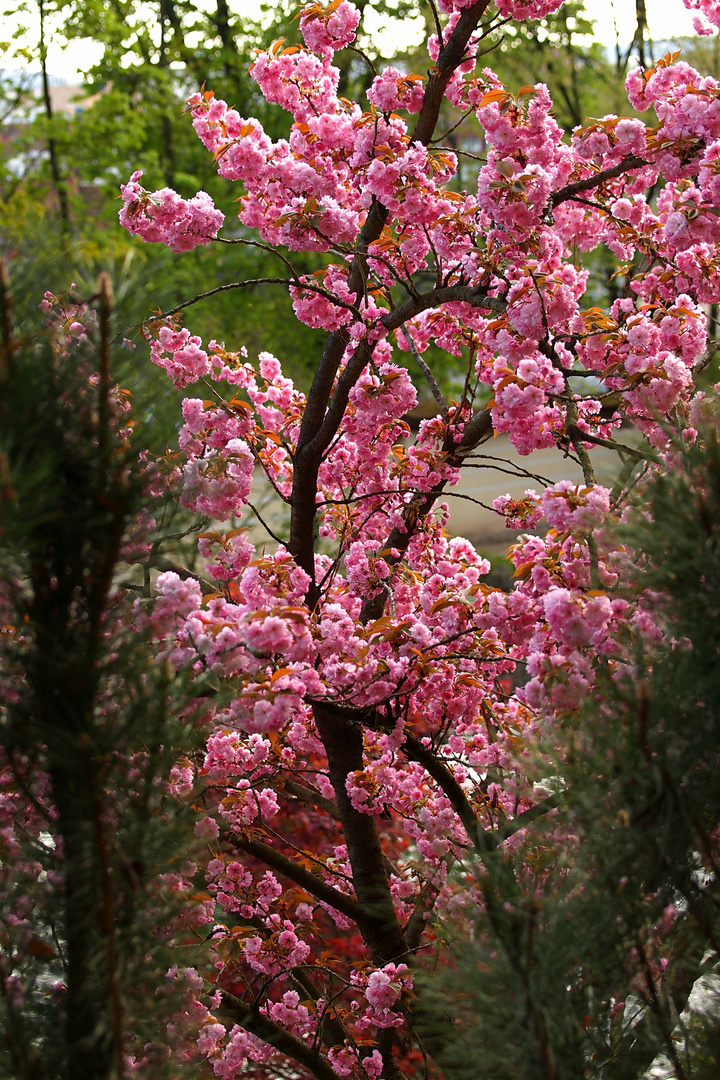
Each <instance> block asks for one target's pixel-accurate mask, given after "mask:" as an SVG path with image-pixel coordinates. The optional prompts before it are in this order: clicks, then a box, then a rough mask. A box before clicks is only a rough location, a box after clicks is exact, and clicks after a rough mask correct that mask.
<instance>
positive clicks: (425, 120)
mask: <svg viewBox="0 0 720 1080" xmlns="http://www.w3.org/2000/svg"><path fill="white" fill-rule="evenodd" d="M489 3H490V0H478V2H477V3H476V4H474V5H473V6H472V7H469V8H465V10H464V11H463V13H462V15H461V16H460V19H459V20H458V23H457V25H456V26H455V29H454V30H453V32H452V34H451V35H450V38H449V40H448V41H447V43H446V44H445V46H444V47H443V49H442V51H441V53H440V55H439V57H438V61H437V64H436V66H435V68H434V69H433V73H432V75H431V76H430V79H429V81H428V85H427V87H426V89H425V95H424V98H423V105H422V108H421V110H420V114H419V116H418V120H417V124H416V125H415V130H414V132H413V135H412V139H413V141H415V142H419V143H422V144H423V145H425V146H427V145H428V144H429V143H430V140H431V139H432V137H433V134H434V131H435V127H436V125H437V121H438V116H439V115H440V107H441V105H442V102H443V96H444V93H445V89H446V87H447V85H448V83H449V81H450V79H451V77H452V74H453V72H454V71H455V70H456V69H457V68H458V67H459V65H460V64H461V63H462V62H463V60H464V59H465V56H466V50H467V45H468V42H469V40H470V37H471V36H472V33H473V31H474V30H475V28H476V27H477V25H478V23H479V22H480V19H481V18H482V16H483V14H484V13H485V11H486V9H487V7H488V5H489ZM388 216H389V211H388V209H387V207H385V206H383V205H382V203H380V202H378V200H377V199H376V198H375V197H373V200H372V202H371V204H370V209H369V211H368V214H367V217H366V219H365V223H364V224H363V227H362V229H361V230H360V234H359V236H358V239H357V243H356V245H355V256H354V258H353V261H352V264H351V266H350V272H349V274H348V288H349V290H350V293H351V295H354V296H355V297H356V298H357V300H359V299H360V298H361V297H362V295H363V292H364V290H365V282H366V280H367V259H366V256H367V252H368V248H369V246H370V244H372V243H373V242H374V241H375V240H377V239H379V237H380V236H381V235H382V231H383V229H384V227H385V224H386V222H387V219H388ZM419 310H423V309H422V308H420V309H419ZM402 321H404V320H402ZM396 325H401V324H400V323H397V324H396ZM348 341H349V337H348V334H347V331H346V330H344V329H340V330H335V331H333V332H332V333H331V334H329V336H328V338H327V341H326V343H325V348H324V350H323V354H322V357H321V359H320V363H319V364H318V366H317V369H316V372H315V377H314V379H313V382H312V386H311V388H310V392H309V394H308V397H307V404H306V406H305V411H304V413H303V418H302V423H301V426H300V434H299V436H298V442H297V450H296V453H295V460H294V466H295V468H294V476H293V491H292V517H291V522H290V542H289V545H288V547H289V551H290V553H291V554H292V555H293V557H294V558H295V560H296V562H297V563H298V565H299V566H300V567H301V568H302V569H303V570H304V571H305V572H306V573H307V574H308V575H309V577H310V582H311V584H310V587H309V589H308V595H307V599H308V603H309V605H310V607H311V608H312V607H314V605H315V603H317V600H318V598H319V593H318V590H317V586H316V584H315V558H314V550H315V546H314V542H315V536H314V531H315V514H316V507H315V496H316V492H317V471H318V463H317V462H316V461H312V457H313V454H314V453H315V452H316V450H317V445H318V444H315V446H311V444H312V443H313V441H314V439H315V437H316V436H317V435H318V432H319V431H320V428H321V426H322V424H323V421H324V419H325V410H326V408H327V405H328V402H329V400H330V395H331V393H332V389H333V384H334V382H335V377H336V375H337V372H338V369H339V367H340V364H341V363H342V358H343V355H344V353H345V348H346V347H347V344H348ZM326 434H327V430H326V433H325V435H323V439H324V438H325V437H326ZM321 442H322V440H321ZM328 445H329V443H328Z"/></svg>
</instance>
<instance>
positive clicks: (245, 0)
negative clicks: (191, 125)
mask: <svg viewBox="0 0 720 1080" xmlns="http://www.w3.org/2000/svg"><path fill="white" fill-rule="evenodd" d="M230 7H231V9H232V10H234V11H236V12H237V13H238V14H242V15H246V16H253V15H255V14H257V13H259V9H260V0H230ZM585 8H586V11H587V12H588V14H589V16H590V17H591V18H592V19H594V20H595V37H596V39H597V40H598V41H600V42H602V44H603V45H606V46H609V47H613V46H614V45H615V40H616V29H615V27H616V26H617V34H618V36H619V38H620V44H621V45H625V44H628V43H629V42H630V40H631V39H632V36H633V34H634V33H635V5H634V4H633V3H632V2H630V0H585ZM369 14H370V15H372V12H370V13H369ZM647 14H648V24H649V29H650V36H651V37H652V38H653V39H654V40H656V41H658V40H663V39H664V38H666V37H673V36H677V35H684V34H692V33H693V29H692V15H691V13H690V12H689V11H688V10H687V9H686V8H685V6H684V4H683V2H682V0H647ZM23 21H24V22H29V21H30V20H29V19H25V20H23ZM365 29H366V31H367V32H368V33H370V34H372V36H373V38H374V39H375V40H376V41H378V39H379V41H378V43H379V44H381V43H382V39H383V38H385V39H386V40H387V42H388V48H387V51H388V52H391V51H392V49H393V47H397V45H398V42H399V41H401V40H402V38H403V37H404V36H405V35H406V34H407V32H408V30H409V29H410V27H409V26H408V21H407V20H405V26H404V27H403V26H402V24H399V23H396V24H395V25H394V26H392V27H387V26H384V25H383V24H382V22H380V21H379V20H376V19H373V18H370V19H368V17H367V16H366V25H365ZM8 31H9V28H8V30H6V32H8ZM99 55H100V46H98V45H97V44H96V43H95V42H92V41H89V40H85V41H76V42H73V43H71V44H70V45H69V46H68V47H67V48H66V49H64V50H62V49H60V48H59V47H58V46H57V45H53V44H52V43H50V46H49V49H48V69H49V71H50V72H51V74H52V75H54V76H56V77H60V78H62V79H64V80H66V81H68V82H71V83H72V82H80V81H81V76H80V73H81V72H83V71H87V69H88V68H89V67H91V66H92V64H93V63H94V62H95V61H96V60H97V59H98V58H99ZM0 66H10V65H9V64H7V63H6V62H4V61H2V60H0ZM12 66H13V67H16V68H17V67H18V66H19V65H18V64H17V63H16V64H13V65H12Z"/></svg>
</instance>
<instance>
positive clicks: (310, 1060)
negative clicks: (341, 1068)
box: [222, 990, 340, 1080]
mask: <svg viewBox="0 0 720 1080" xmlns="http://www.w3.org/2000/svg"><path fill="white" fill-rule="evenodd" d="M222 1000H223V1005H225V1007H226V1008H228V1011H230V1012H232V1015H233V1018H234V1019H235V1020H236V1022H237V1023H238V1024H240V1026H241V1027H244V1028H245V1030H246V1031H249V1032H250V1033H251V1034H252V1035H257V1037H258V1038H259V1039H262V1041H263V1042H265V1043H267V1044H268V1046H274V1047H275V1049H276V1050H279V1051H280V1053H281V1054H285V1056H286V1057H289V1058H292V1060H293V1061H297V1063H298V1064H299V1065H304V1066H305V1068H306V1069H307V1070H308V1071H309V1072H310V1073H312V1075H313V1076H314V1077H315V1078H316V1080H340V1077H339V1076H338V1074H337V1073H336V1072H335V1070H334V1069H333V1068H332V1067H331V1066H330V1064H329V1063H328V1061H327V1060H326V1058H324V1057H323V1056H322V1055H321V1054H320V1053H318V1051H317V1050H314V1049H313V1048H312V1046H308V1044H307V1043H306V1042H303V1040H302V1039H298V1038H297V1036H295V1035H291V1034H290V1032H288V1031H285V1030H284V1029H283V1028H281V1027H280V1025H279V1024H276V1023H275V1022H274V1020H270V1019H268V1017H267V1016H262V1015H261V1013H259V1012H258V1010H257V1009H256V1008H250V1007H248V1006H247V1005H245V1004H244V1003H243V1002H242V1001H241V1000H240V999H239V998H237V997H236V996H235V995H234V994H231V993H229V992H228V991H227V990H223V992H222Z"/></svg>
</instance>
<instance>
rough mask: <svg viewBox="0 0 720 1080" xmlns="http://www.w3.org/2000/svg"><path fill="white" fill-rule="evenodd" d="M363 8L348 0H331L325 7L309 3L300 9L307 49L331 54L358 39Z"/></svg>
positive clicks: (301, 26) (301, 24)
mask: <svg viewBox="0 0 720 1080" xmlns="http://www.w3.org/2000/svg"><path fill="white" fill-rule="evenodd" d="M359 22H360V12H359V11H358V9H357V8H356V7H355V5H354V4H351V3H349V2H348V0H342V3H339V4H338V3H331V4H329V5H328V6H327V7H326V8H323V7H322V5H321V4H319V3H315V4H310V5H308V6H307V7H305V8H303V10H302V11H301V13H300V29H301V31H302V35H303V38H304V39H305V44H306V45H307V47H308V49H312V50H313V52H317V53H321V54H332V53H334V52H337V51H338V49H344V48H345V47H346V46H347V45H351V44H352V42H353V41H354V40H355V31H356V29H357V25H358V23H359Z"/></svg>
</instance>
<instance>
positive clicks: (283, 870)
mask: <svg viewBox="0 0 720 1080" xmlns="http://www.w3.org/2000/svg"><path fill="white" fill-rule="evenodd" d="M231 843H233V844H234V845H235V846H236V847H239V848H241V849H242V850H243V851H246V852H247V854H248V855H252V856H253V858H255V859H258V860H259V861H260V862H263V863H265V864H266V865H267V866H270V867H272V869H273V870H277V872H278V873H279V874H282V875H283V877H286V878H289V879H290V881H294V882H295V884H296V885H299V886H300V887H301V888H302V889H305V891H306V892H309V893H310V894H311V895H312V896H314V897H316V898H317V899H318V900H321V901H322V902H323V903H324V904H328V905H329V906H330V907H331V908H335V910H336V911H339V912H340V913H341V915H345V916H347V918H348V919H352V921H353V922H354V923H357V925H358V926H359V925H360V923H362V922H364V921H367V919H368V918H369V914H368V912H366V911H363V909H362V907H361V905H360V904H359V903H358V901H357V900H353V898H352V897H351V896H346V895H345V893H341V892H339V891H338V890H337V889H335V888H333V886H332V885H328V884H327V882H325V881H323V880H322V878H320V877H317V876H316V875H315V874H313V873H312V872H311V871H310V870H306V869H305V867H304V866H300V864H299V863H296V862H295V860H294V859H290V858H288V856H287V855H283V854H282V852H280V851H276V850H275V848H273V847H270V845H269V844H265V843H263V841H262V840H254V839H253V838H252V837H250V836H248V835H247V834H245V833H237V832H234V831H233V833H232V840H231Z"/></svg>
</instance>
